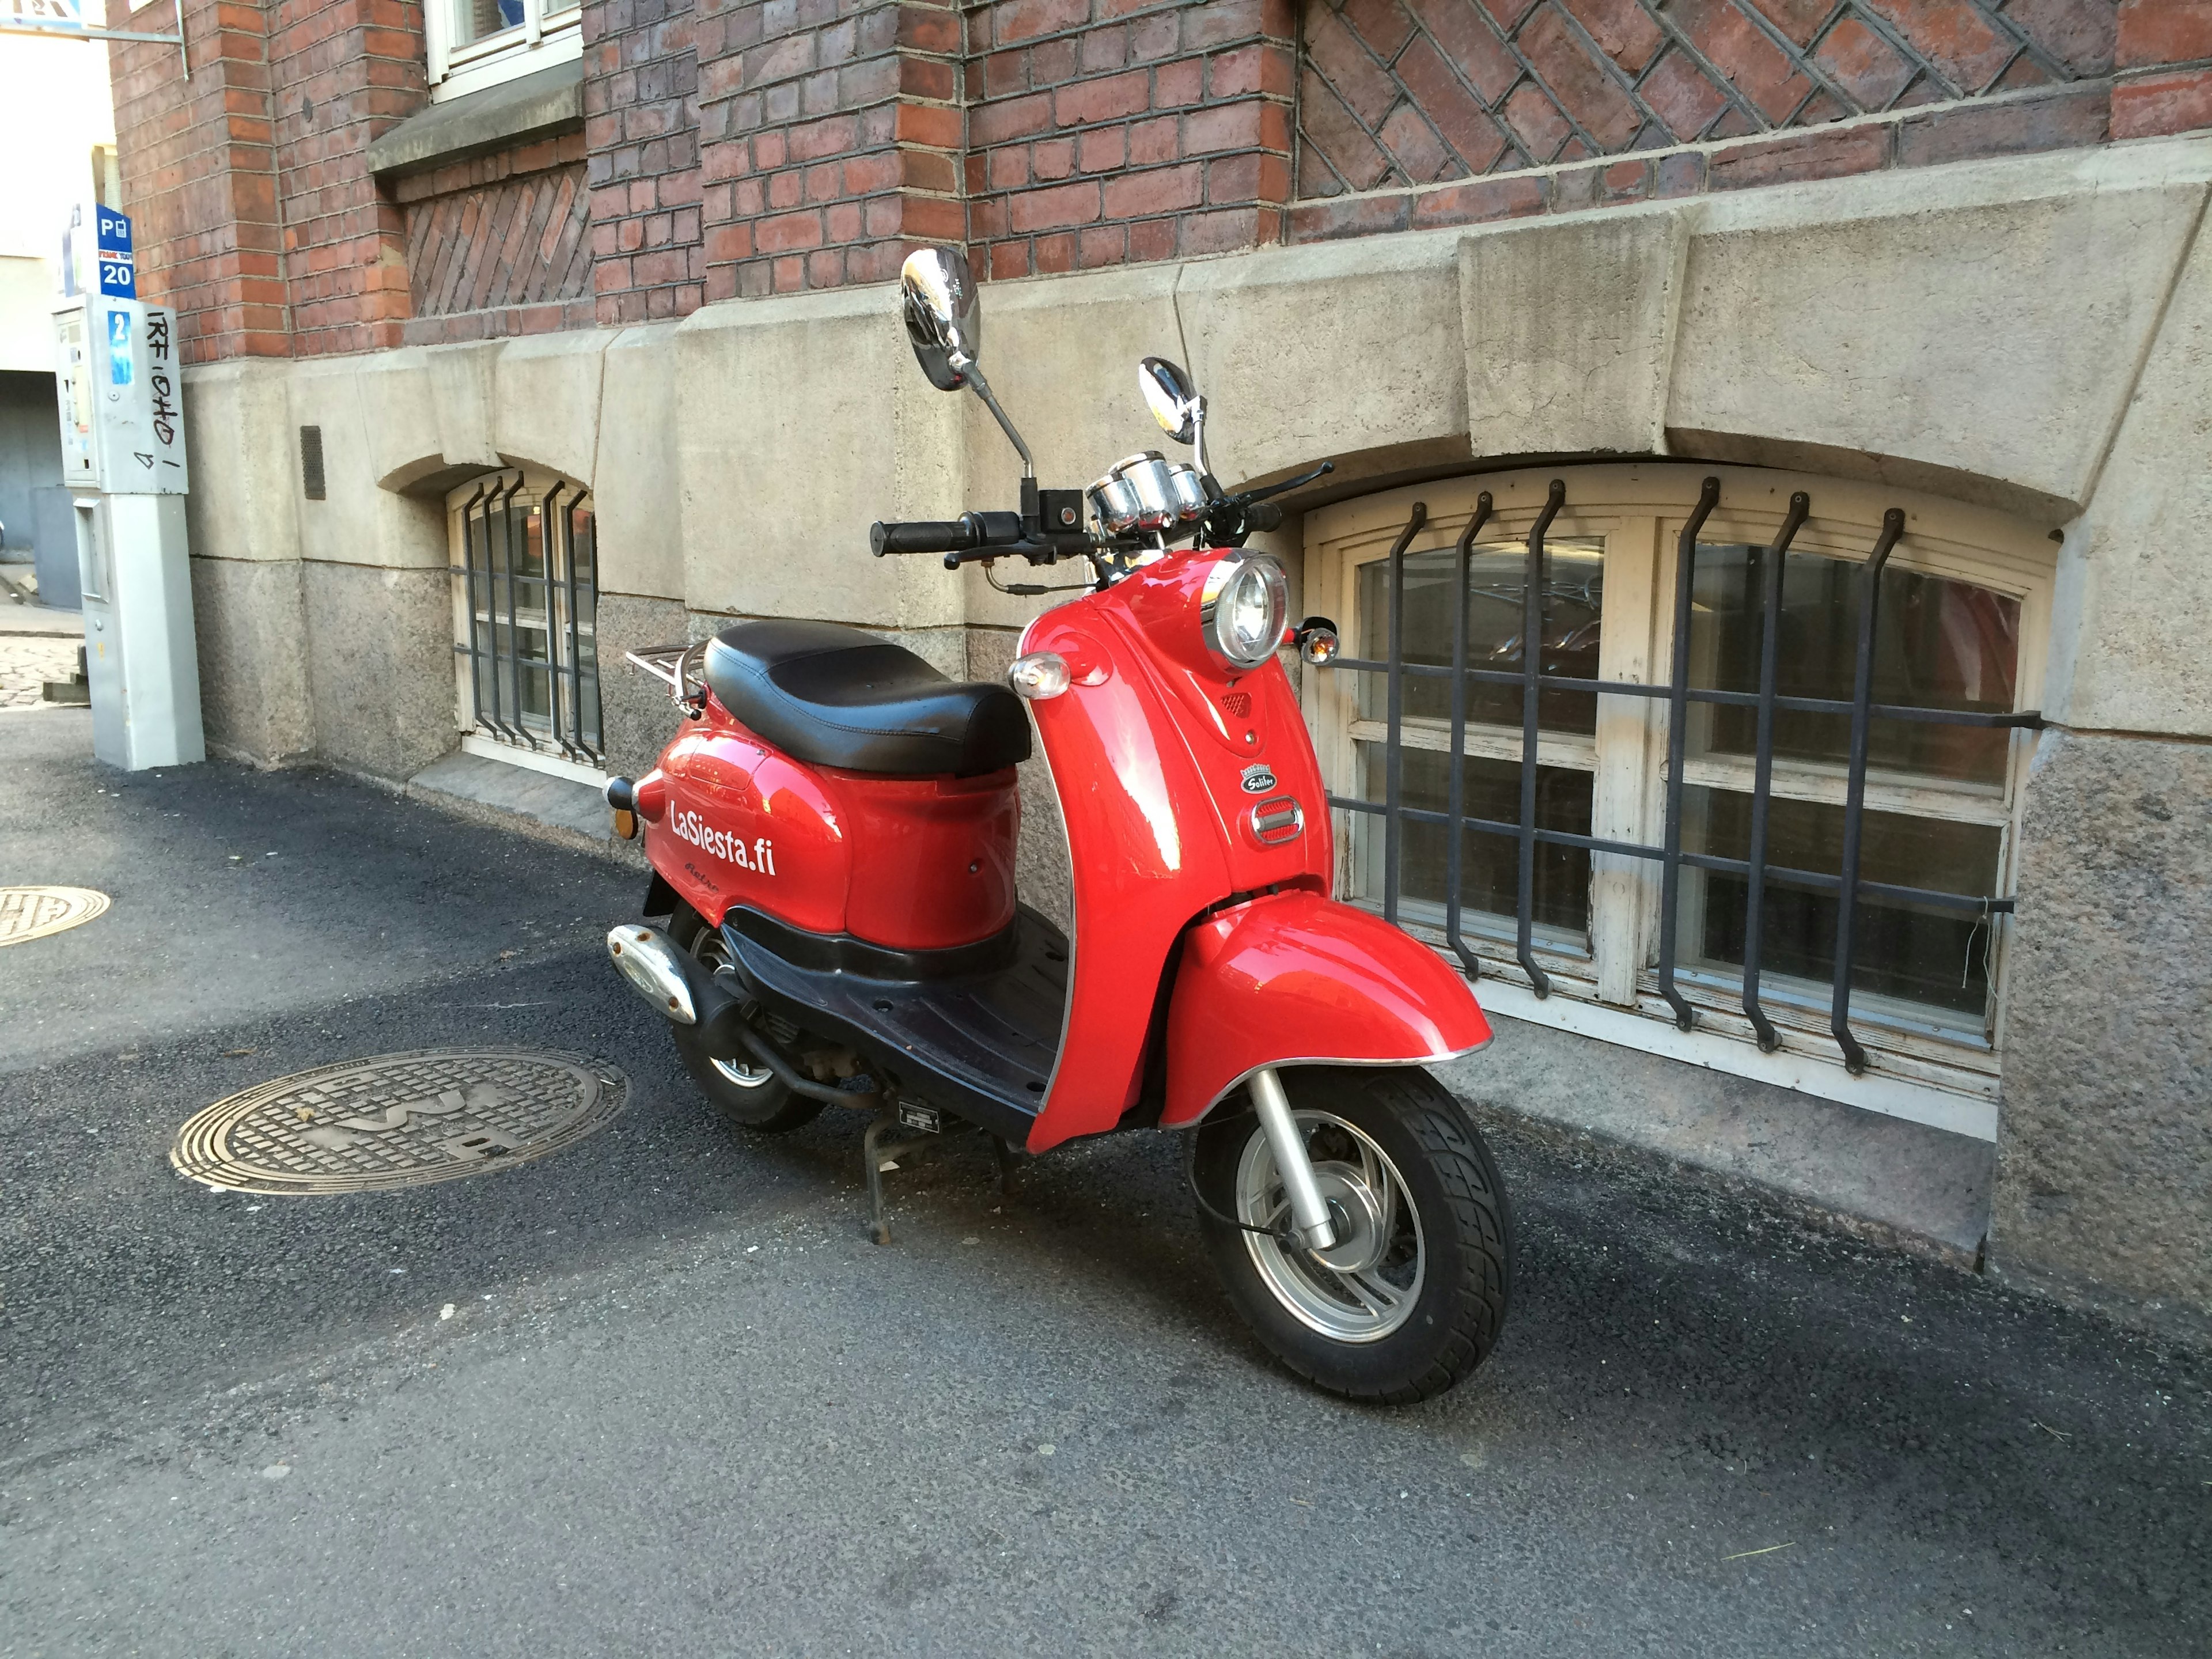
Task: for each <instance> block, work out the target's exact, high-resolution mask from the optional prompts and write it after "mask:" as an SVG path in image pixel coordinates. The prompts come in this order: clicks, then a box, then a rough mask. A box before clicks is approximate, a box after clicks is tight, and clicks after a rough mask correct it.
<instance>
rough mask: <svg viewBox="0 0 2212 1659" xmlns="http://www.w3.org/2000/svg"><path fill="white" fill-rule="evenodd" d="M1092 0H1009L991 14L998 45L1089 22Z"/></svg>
mask: <svg viewBox="0 0 2212 1659" xmlns="http://www.w3.org/2000/svg"><path fill="white" fill-rule="evenodd" d="M1090 16H1091V0H1006V3H1005V4H1002V5H1000V6H999V7H998V8H997V9H994V11H993V12H992V14H991V39H992V41H993V43H994V45H997V46H1011V45H1012V44H1013V43H1014V42H1015V41H1018V40H1036V38H1037V37H1038V36H1039V35H1043V34H1054V33H1058V32H1059V31H1060V30H1061V29H1072V28H1074V27H1078V26H1079V25H1080V24H1082V23H1085V22H1087V21H1089V20H1090Z"/></svg>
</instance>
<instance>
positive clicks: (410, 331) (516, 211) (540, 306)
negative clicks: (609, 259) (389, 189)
mask: <svg viewBox="0 0 2212 1659" xmlns="http://www.w3.org/2000/svg"><path fill="white" fill-rule="evenodd" d="M393 194H394V195H395V197H397V198H398V202H399V204H400V205H401V207H402V209H403V210H404V212H405V214H406V216H407V241H406V267H405V268H406V270H407V273H408V277H409V289H410V297H411V299H412V301H413V302H414V303H413V309H414V315H413V317H412V318H411V319H410V320H409V321H408V322H407V323H406V324H405V325H404V329H403V333H404V338H405V341H406V343H408V344H409V345H430V344H439V343H446V342H448V341H453V340H483V339H495V338H498V337H501V336H503V335H509V334H543V333H546V332H548V331H551V330H554V329H561V328H589V327H590V326H591V325H592V323H594V322H595V321H596V320H598V318H597V313H596V310H595V307H594V306H593V302H592V246H591V216H590V189H589V186H588V185H586V183H585V165H584V135H583V134H581V133H571V134H568V135H566V136H565V137H558V138H545V139H541V140H539V141H538V143H533V144H526V145H523V146H520V147H519V148H517V149H508V150H501V151H499V152H497V153H495V154H494V155H485V156H481V157H478V158H477V160H475V161H462V162H458V163H456V164H454V165H453V166H452V167H439V168H436V169H435V170H434V171H431V172H428V173H416V174H413V175H411V176H410V177H407V178H404V179H400V180H399V181H398V185H397V186H396V188H395V189H394V191H393Z"/></svg>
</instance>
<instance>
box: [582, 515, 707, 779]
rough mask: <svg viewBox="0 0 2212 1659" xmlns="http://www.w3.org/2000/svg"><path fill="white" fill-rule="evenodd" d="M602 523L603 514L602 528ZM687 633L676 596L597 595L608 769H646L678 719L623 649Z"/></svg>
mask: <svg viewBox="0 0 2212 1659" xmlns="http://www.w3.org/2000/svg"><path fill="white" fill-rule="evenodd" d="M605 524H606V520H605V516H604V514H603V515H602V517H601V519H600V526H601V529H602V533H605ZM689 637H690V633H689V629H688V627H687V623H686V618H685V617H684V606H683V605H682V603H681V602H680V601H678V600H675V599H639V598H636V597H634V596H633V595H630V594H628V593H602V594H600V595H599V624H598V641H599V730H600V732H601V734H602V738H603V741H604V743H605V748H606V757H607V768H606V769H607V770H608V771H609V772H610V773H612V774H616V775H621V776H624V777H632V778H635V777H637V776H640V775H642V774H643V773H645V772H647V771H649V770H650V769H652V766H653V762H654V761H655V760H656V759H657V758H659V754H660V751H661V750H662V749H664V748H665V747H666V746H667V744H668V739H669V738H671V737H672V736H673V735H674V734H675V732H676V723H677V720H678V715H677V712H676V708H675V705H674V704H672V703H671V702H669V700H668V693H667V691H666V690H665V688H663V686H662V685H661V684H660V682H659V680H656V679H654V678H653V677H652V676H651V675H650V674H647V673H646V672H644V671H642V670H641V669H636V668H633V667H631V666H630V665H629V664H628V663H626V662H624V661H623V653H624V652H625V651H636V650H639V649H641V648H642V647H646V646H651V645H672V644H678V643H680V642H682V641H684V640H685V639H687V638H689Z"/></svg>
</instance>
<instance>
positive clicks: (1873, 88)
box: [1813, 17, 1913, 110]
mask: <svg viewBox="0 0 2212 1659" xmlns="http://www.w3.org/2000/svg"><path fill="white" fill-rule="evenodd" d="M1813 60H1814V62H1815V63H1817V64H1820V67H1821V68H1822V69H1823V70H1826V72H1827V75H1828V77H1829V79H1831V80H1832V81H1833V82H1835V83H1836V84H1837V85H1838V86H1839V87H1841V88H1843V89H1844V91H1845V92H1847V93H1849V94H1850V96H1851V99H1852V101H1853V102H1855V103H1857V105H1858V106H1859V107H1860V108H1861V109H1863V110H1880V109H1887V108H1888V107H1889V102H1890V100H1892V99H1893V98H1894V97H1896V96H1897V94H1899V93H1900V92H1902V91H1904V90H1905V82H1908V81H1910V80H1911V79H1912V75H1913V66H1912V64H1910V63H1909V62H1907V61H1906V60H1905V58H1903V57H1901V56H1899V53H1898V51H1897V48H1896V47H1894V46H1891V45H1890V44H1889V42H1888V41H1887V40H1883V39H1882V38H1881V36H1880V35H1879V34H1876V33H1875V32H1874V31H1873V30H1872V29H1870V28H1869V27H1867V26H1866V25H1865V24H1864V23H1863V22H1862V21H1859V19H1857V18H1856V17H1846V18H1844V21H1842V22H1840V23H1838V24H1837V25H1836V27H1833V28H1832V29H1830V30H1829V31H1828V34H1827V38H1826V40H1822V41H1821V42H1820V49H1819V50H1818V51H1816V52H1814V54H1813Z"/></svg>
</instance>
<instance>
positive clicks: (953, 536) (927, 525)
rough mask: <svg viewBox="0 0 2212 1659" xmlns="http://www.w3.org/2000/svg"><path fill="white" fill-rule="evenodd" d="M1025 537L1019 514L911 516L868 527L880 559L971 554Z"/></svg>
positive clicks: (1005, 544)
mask: <svg viewBox="0 0 2212 1659" xmlns="http://www.w3.org/2000/svg"><path fill="white" fill-rule="evenodd" d="M1021 539H1022V515H1021V514H1020V513H962V514H961V515H960V516H959V517H958V518H957V519H910V520H907V521H906V522H904V523H902V524H901V523H892V524H886V523H884V522H883V521H882V520H878V521H877V522H876V523H874V524H872V525H871V526H868V546H869V548H870V549H871V550H873V552H874V553H875V556H877V557H878V558H879V559H880V558H882V557H883V556H884V555H885V554H887V553H968V552H972V551H974V550H975V549H977V548H983V547H1012V545H1013V544H1015V543H1016V542H1018V541H1020V540H1021Z"/></svg>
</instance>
